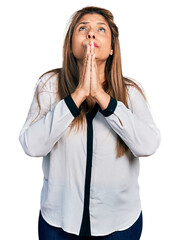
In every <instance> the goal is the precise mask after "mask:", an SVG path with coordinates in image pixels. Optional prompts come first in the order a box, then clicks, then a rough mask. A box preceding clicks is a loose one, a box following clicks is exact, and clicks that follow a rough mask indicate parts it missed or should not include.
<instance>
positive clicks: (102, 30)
mask: <svg viewBox="0 0 180 240" xmlns="http://www.w3.org/2000/svg"><path fill="white" fill-rule="evenodd" d="M84 29H86V28H85V27H80V28H79V31H84ZM98 30H99V31H100V32H105V31H106V30H105V28H99V29H98Z"/></svg>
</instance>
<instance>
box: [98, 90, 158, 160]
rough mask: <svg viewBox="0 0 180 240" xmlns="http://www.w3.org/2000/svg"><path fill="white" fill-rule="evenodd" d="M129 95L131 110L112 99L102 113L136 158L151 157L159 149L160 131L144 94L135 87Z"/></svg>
mask: <svg viewBox="0 0 180 240" xmlns="http://www.w3.org/2000/svg"><path fill="white" fill-rule="evenodd" d="M129 93H130V94H129V102H130V105H131V107H130V109H129V108H127V107H126V106H125V105H124V104H123V103H122V102H121V101H116V99H114V98H113V97H111V99H110V102H109V105H108V107H107V108H106V109H104V110H100V112H101V113H102V114H103V115H104V116H105V119H106V120H107V122H108V124H109V125H110V126H111V127H112V129H113V130H114V131H115V132H116V133H117V134H118V135H119V136H120V137H121V139H122V140H123V141H124V142H125V143H126V145H127V146H128V148H129V149H130V150H131V152H132V153H133V155H134V156H135V157H145V156H149V155H151V154H153V153H154V152H155V151H156V150H157V148H158V147H159V144H160V131H159V129H158V127H157V126H156V124H155V122H154V120H153V118H152V115H151V112H150V110H149V107H148V105H147V103H146V101H145V99H144V97H143V96H142V94H141V93H140V92H139V91H138V90H137V89H136V88H135V87H131V91H129Z"/></svg>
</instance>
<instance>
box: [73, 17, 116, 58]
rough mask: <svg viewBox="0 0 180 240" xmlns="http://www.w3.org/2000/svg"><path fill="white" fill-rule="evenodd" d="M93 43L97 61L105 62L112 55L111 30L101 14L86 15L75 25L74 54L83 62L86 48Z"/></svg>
mask: <svg viewBox="0 0 180 240" xmlns="http://www.w3.org/2000/svg"><path fill="white" fill-rule="evenodd" d="M90 41H93V42H94V43H95V44H96V45H97V47H96V45H95V54H96V60H98V61H105V60H107V58H108V57H109V55H112V53H113V50H112V49H111V30H110V28H109V25H108V23H107V21H106V20H105V18H104V17H103V16H102V15H100V14H96V13H93V14H89V13H88V14H85V15H84V16H82V18H81V19H80V20H79V21H78V22H77V24H76V25H75V28H74V31H73V35H72V52H73V55H74V56H75V58H76V59H77V60H79V61H80V62H81V60H82V59H83V56H84V47H85V44H87V43H88V42H90Z"/></svg>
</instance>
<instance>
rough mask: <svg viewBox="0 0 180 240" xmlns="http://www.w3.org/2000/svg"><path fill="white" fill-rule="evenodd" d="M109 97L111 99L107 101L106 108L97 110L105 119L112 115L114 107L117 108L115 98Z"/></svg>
mask: <svg viewBox="0 0 180 240" xmlns="http://www.w3.org/2000/svg"><path fill="white" fill-rule="evenodd" d="M110 97H111V99H110V101H109V104H108V106H107V108H106V109H104V110H102V109H100V110H99V112H101V113H102V114H103V115H104V116H105V117H108V116H110V115H111V114H113V113H114V110H115V109H116V106H117V100H116V99H115V98H113V97H112V96H110Z"/></svg>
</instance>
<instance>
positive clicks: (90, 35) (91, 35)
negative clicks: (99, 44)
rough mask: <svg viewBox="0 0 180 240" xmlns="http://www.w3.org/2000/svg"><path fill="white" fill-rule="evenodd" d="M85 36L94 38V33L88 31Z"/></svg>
mask: <svg viewBox="0 0 180 240" xmlns="http://www.w3.org/2000/svg"><path fill="white" fill-rule="evenodd" d="M87 38H88V39H92V38H95V35H94V34H93V33H88V35H87Z"/></svg>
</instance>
